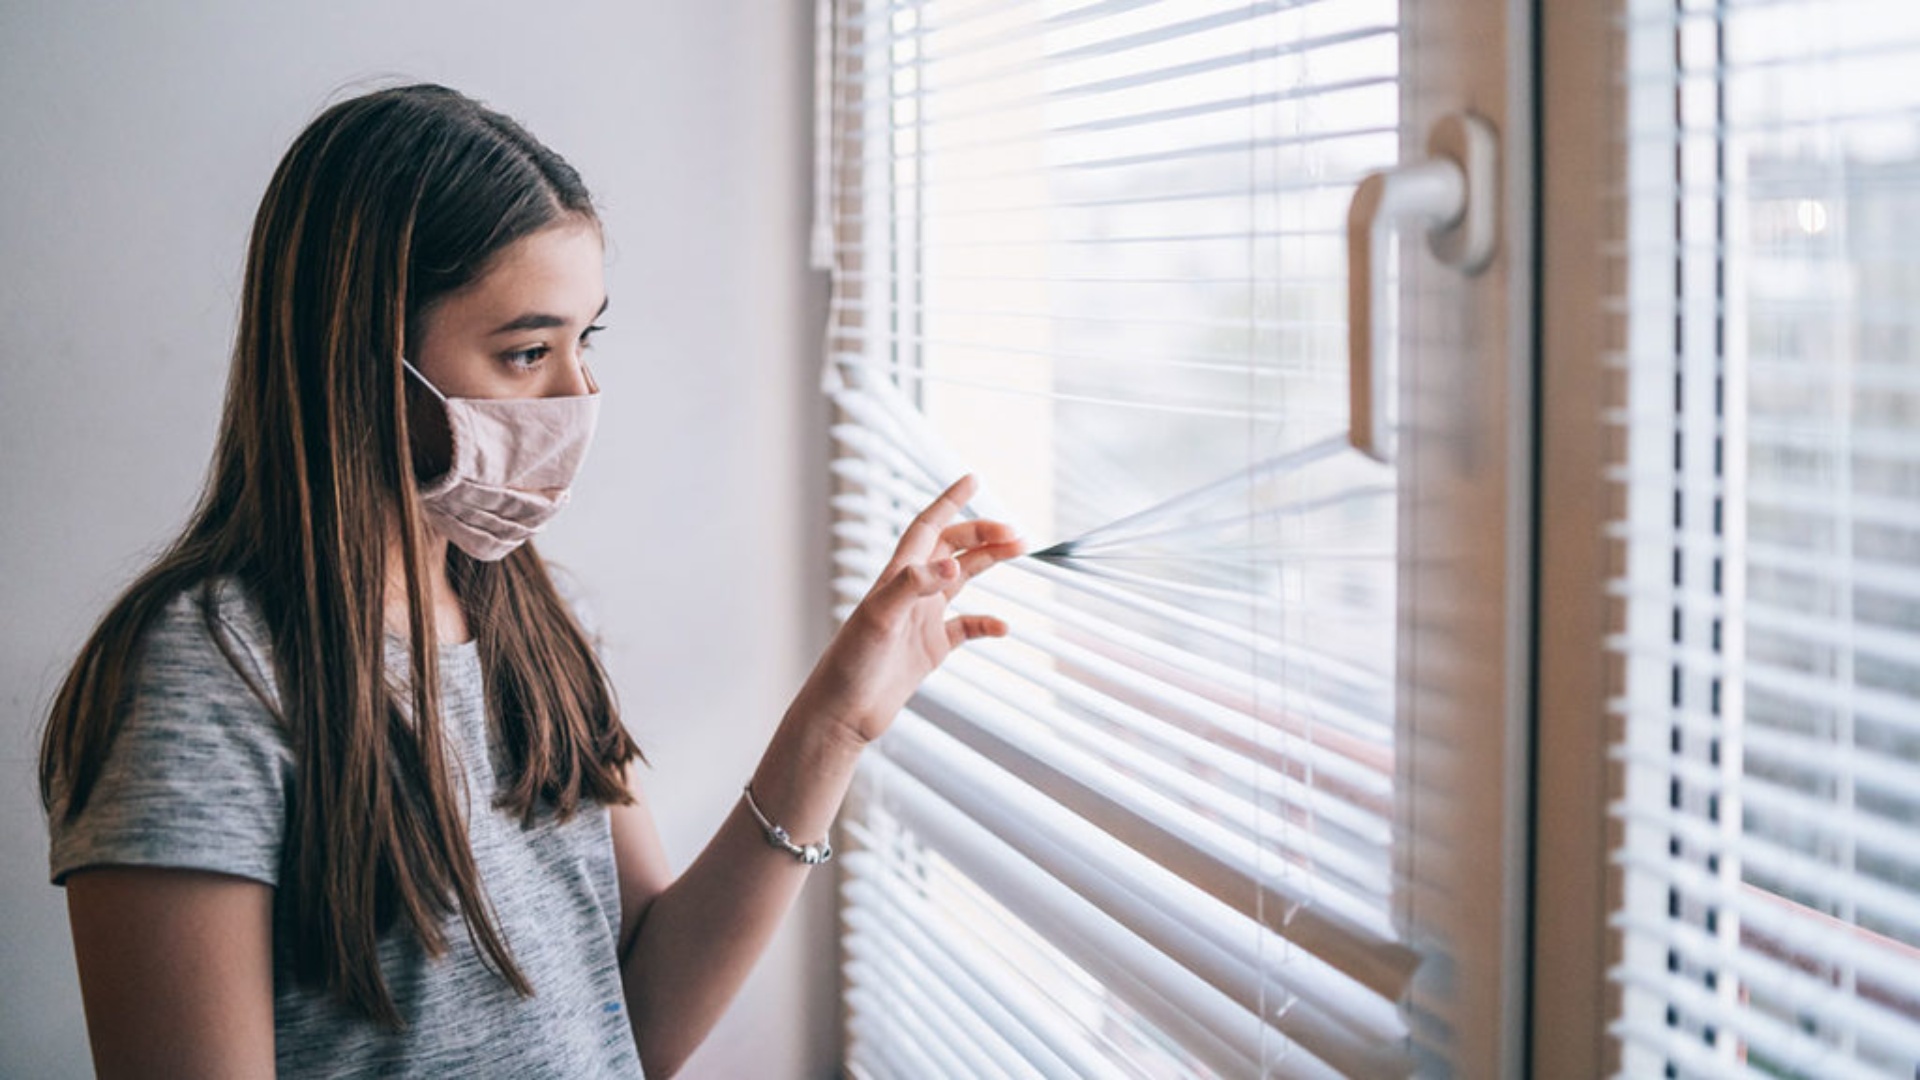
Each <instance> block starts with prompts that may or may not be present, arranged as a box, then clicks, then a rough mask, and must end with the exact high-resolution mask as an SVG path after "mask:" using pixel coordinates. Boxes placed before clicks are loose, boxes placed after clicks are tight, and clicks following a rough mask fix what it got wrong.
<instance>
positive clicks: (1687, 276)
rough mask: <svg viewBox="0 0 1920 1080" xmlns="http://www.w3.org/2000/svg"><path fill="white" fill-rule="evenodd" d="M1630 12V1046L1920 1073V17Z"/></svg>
mask: <svg viewBox="0 0 1920 1080" xmlns="http://www.w3.org/2000/svg"><path fill="white" fill-rule="evenodd" d="M1625 6H1626V9H1627V10H1626V19H1625V21H1624V24H1623V25H1624V30H1623V37H1624V40H1625V42H1626V46H1627V49H1626V56H1627V58H1628V60H1627V64H1626V69H1625V75H1626V84H1625V101H1626V105H1627V117H1628V123H1627V125H1626V126H1627V129H1628V138H1627V141H1626V152H1627V176H1628V182H1627V186H1626V193H1625V207H1626V218H1625V220H1626V222H1627V228H1628V233H1627V245H1626V275H1625V281H1626V282H1627V283H1628V291H1627V294H1626V297H1625V300H1626V304H1625V305H1624V312H1625V316H1624V318H1625V326H1626V335H1625V337H1624V341H1625V342H1626V347H1625V348H1624V350H1622V352H1621V353H1620V355H1619V356H1618V357H1617V365H1618V368H1619V370H1620V372H1621V374H1622V375H1623V376H1624V380H1625V381H1624V386H1625V392H1624V396H1623V398H1622V400H1621V403H1620V407H1619V408H1618V409H1617V410H1616V411H1615V413H1614V414H1613V416H1612V417H1611V420H1612V422H1613V423H1614V424H1615V425H1616V427H1617V430H1618V431H1619V433H1620V436H1621V447H1622V451H1623V452H1622V454H1621V458H1620V464H1619V466H1618V468H1617V469H1616V471H1615V473H1614V479H1615V480H1616V481H1617V484H1618V490H1619V492H1620V495H1621V501H1620V507H1621V513H1620V515H1619V517H1618V520H1617V521H1616V523H1615V525H1614V527H1613V531H1612V535H1613V536H1614V537H1615V539H1616V540H1617V542H1618V543H1619V545H1620V550H1621V551H1622V553H1623V555H1624V563H1623V566H1624V572H1623V573H1622V574H1620V575H1619V576H1618V578H1617V579H1616V580H1615V582H1614V585H1613V590H1614V594H1615V595H1616V596H1617V597H1618V598H1619V600H1620V602H1621V610H1622V612H1623V620H1622V625H1621V632H1620V634H1619V636H1618V637H1617V638H1616V639H1615V646H1616V649H1617V653H1618V656H1619V658H1620V671H1621V675H1622V677H1623V683H1622V687H1621V693H1620V694H1619V696H1618V697H1617V699H1616V700H1615V702H1614V704H1613V708H1614V711H1615V713H1616V714H1617V716H1618V722H1619V725H1620V726H1619V729H1618V739H1617V743H1616V746H1615V751H1614V757H1615V758H1616V760H1617V761H1618V762H1619V765H1620V767H1621V776H1622V783H1623V784H1624V788H1623V793H1622V797H1621V798H1620V800H1619V801H1618V803H1617V804H1616V806H1615V813H1616V816H1617V818H1618V820H1619V822H1620V828H1621V835H1622V840H1623V842H1622V843H1621V845H1620V847H1619V849H1618V851H1617V860H1618V863H1619V865H1620V867H1621V872H1622V875H1623V885H1624V892H1623V894H1622V900H1621V904H1620V908H1619V910H1618V911H1617V912H1616V914H1615V916H1614V920H1613V923H1614V926H1615V927H1616V928H1617V929H1618V930H1619V932H1620V934H1621V949H1622V953H1621V957H1620V963H1619V964H1618V966H1617V967H1616V968H1615V970H1614V978H1615V980H1616V981H1617V983H1618V985H1619V987H1620V990H1621V996H1622V1007H1621V1011H1620V1015H1619V1018H1618V1020H1617V1023H1616V1024H1615V1026H1614V1031H1615V1034H1616V1035H1617V1036H1618V1037H1619V1038H1620V1039H1621V1040H1622V1041H1623V1043H1624V1045H1623V1047H1622V1058H1621V1064H1622V1067H1623V1069H1624V1071H1626V1072H1627V1073H1630V1074H1633V1075H1657V1074H1661V1073H1663V1072H1664V1074H1665V1075H1669V1076H1672V1075H1680V1076H1736V1075H1737V1076H1809V1077H1812V1076H1818V1077H1842V1076H1874V1077H1901V1078H1906V1077H1912V1076H1914V1075H1916V1073H1917V1072H1920V843H1917V842H1916V841H1917V840H1920V578H1917V577H1916V575H1915V571H1914V567H1915V566H1916V565H1920V440H1916V438H1915V432H1916V431H1917V430H1920V341H1917V340H1916V337H1915V332H1914V331H1915V326H1916V320H1915V315H1914V311H1915V310H1916V304H1920V261H1916V257H1915V252H1916V251H1920V226H1916V224H1915V223H1916V222H1920V80H1916V79H1915V78H1914V77H1913V66H1914V64H1915V62H1916V61H1920V8H1916V7H1914V6H1913V5H1911V4H1908V3H1904V2H1899V0H1885V2H1866V0H1836V2H1831V3H1822V2H1813V0H1784V2H1759V0H1754V2H1749V3H1735V4H1728V3H1705V2H1699V0H1680V2H1678V3H1675V2H1659V3H1655V2H1650V0H1634V2H1632V3H1630V4H1627V5H1625Z"/></svg>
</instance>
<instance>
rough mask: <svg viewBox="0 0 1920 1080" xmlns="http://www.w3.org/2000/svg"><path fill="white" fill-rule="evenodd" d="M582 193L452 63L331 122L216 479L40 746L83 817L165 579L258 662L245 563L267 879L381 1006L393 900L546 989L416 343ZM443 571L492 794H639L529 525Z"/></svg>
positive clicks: (138, 587)
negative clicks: (277, 795) (478, 787)
mask: <svg viewBox="0 0 1920 1080" xmlns="http://www.w3.org/2000/svg"><path fill="white" fill-rule="evenodd" d="M569 218H573V219H578V220H586V221H597V218H596V216H595V214H594V211H593V205H592V202H591V199H590V197H589V196H588V194H587V191H586V188H585V186H584V185H583V184H582V183H581V181H580V177H579V176H578V174H576V173H575V172H574V170H573V169H572V168H571V167H569V166H568V165H567V164H566V162H565V161H563V160H561V159H560V157H559V156H558V155H556V154H554V153H553V152H552V151H551V150H548V149H547V148H546V147H544V146H542V145H541V144H540V143H539V142H538V141H536V140H535V139H534V138H533V137H532V136H531V135H529V134H527V133H526V131H524V130H523V129H521V128H520V126H519V125H517V124H515V123H514V122H513V121H512V120H510V119H508V118H506V117H504V116H501V115H499V114H498V113H495V112H492V111H490V110H487V109H486V108H484V107H482V106H481V105H479V104H478V103H477V102H474V101H472V100H470V99H468V98H466V97H463V96H461V95H459V94H457V93H455V92H453V91H451V90H448V89H445V88H444V87H437V86H407V87H400V88H395V89H390V90H383V91H379V92H376V93H372V94H368V95H366V96H363V97H359V98H355V99H353V100H350V101H345V102H342V103H340V104H338V105H335V106H333V107H332V108H330V109H328V110H326V111H325V112H324V113H322V114H321V115H320V116H319V117H318V118H317V119H315V120H314V122H313V123H312V124H310V125H309V126H308V127H307V129H306V130H305V131H304V132H302V133H301V135H300V136H299V138H298V139H296V140H295V141H294V143H293V146H292V147H291V148H290V149H289V150H288V151H287V154H286V157H285V158H284V159H283V160H282V161H281V163H280V166H279V169H278V170H277V171H276V172H275V174H274V177H273V180H272V183H271V184H270V185H269V186H268V188H267V193H266V196H265V197H264V198H263V199H262V200H261V204H260V210H259V214H258V215H257V217H256V218H255V220H254V226H253V237H252V242H251V244H250V246H249V250H248V254H247V269H246V284H245V292H244V297H243V299H242V305H241V312H240V326H239V332H238V335H237V337H236V340H235V344H234V351H233V365H232V369H231V372H230V375H229V378H228V382H227V395H226V404H225V408H224V412H223V415H222V418H221V423H220V434H219V440H218V445H217V447H216V449H215V452H214V459H213V463H212V466H211V471H210V473H209V476H208V480H207V484H206V487H205V489H204V491H203V492H202V493H201V496H200V501H199V503H198V505H197V506H196V508H195V510H194V512H193V515H192V517H191V519H190V521H189V524H188V525H187V527H186V529H185V531H184V532H183V533H182V534H181V535H180V537H179V538H178V539H176V540H175V541H174V542H173V544H172V545H171V546H170V547H169V548H168V549H167V550H166V551H165V553H164V554H162V555H161V557H160V558H159V559H158V561H156V562H155V563H154V564H153V565H152V566H151V567H150V568H148V569H147V570H146V572H145V573H143V574H142V575H141V576H140V577H139V578H138V579H137V580H136V581H135V582H134V583H133V584H132V585H131V586H130V587H129V588H128V589H127V591H126V592H125V593H124V594H123V595H122V596H121V597H120V598H119V599H118V600H117V601H116V602H115V603H114V604H113V605H112V607H111V608H110V609H109V610H108V612H107V614H106V615H105V616H104V617H103V618H102V619H101V621H100V623H99V625H98V626H97V627H96V628H95V629H94V631H93V634H92V636H91V637H90V638H89V640H88V641H87V644H86V646H85V648H83V649H82V650H81V652H80V655H79V658H78V659H77V660H76V661H75V662H74V665H73V668H72V670H71V671H70V672H69V673H68V675H67V678H66V681H65V683H64V684H63V685H62V687H61V689H60V693H59V695H58V697H57V698H56V699H55V701H54V705H53V709H52V713H51V716H50V718H49V720H48V724H47V729H46V734H45V736H44V738H43V741H42V744H41V752H40V795H41V801H42V803H43V804H44V805H45V807H46V809H47V812H48V813H49V814H50V815H60V816H62V817H63V818H64V819H65V820H69V821H71V820H73V819H74V818H76V817H77V816H78V815H79V814H80V813H81V812H82V811H83V810H84V809H85V808H86V805H87V800H88V797H89V795H90V794H91V792H92V790H93V787H94V784H95V782H96V781H97V780H98V778H99V776H100V773H101V769H102V766H103V765H104V763H105V761H106V759H107V756H108V753H109V752H110V751H111V749H112V745H113V739H114V734H115V733H116V731H117V730H118V729H119V726H120V723H121V720H122V717H123V715H124V714H125V711H126V709H127V708H128V707H129V706H130V702H129V701H128V699H127V695H128V694H129V692H130V690H131V688H132V686H133V685H134V676H135V675H136V673H137V664H138V663H139V649H140V644H141V641H142V640H143V637H144V635H145V633H146V632H147V629H148V627H149V626H150V625H151V624H152V622H153V620H154V619H155V618H156V617H157V616H158V615H159V614H160V612H161V611H162V610H163V609H164V608H165V607H166V606H167V604H168V603H169V602H170V601H171V600H172V599H173V598H174V597H176V596H179V595H180V594H181V593H182V592H183V591H186V590H189V589H196V588H197V589H198V590H199V591H200V593H201V595H202V611H203V612H204V614H205V618H206V623H207V628H208V631H209V633H210V634H213V635H214V640H215V641H216V642H217V643H219V644H220V647H221V648H222V649H223V650H225V651H226V653H227V655H228V658H229V660H230V661H235V666H236V670H240V671H241V672H242V674H243V676H244V674H245V669H244V667H242V666H241V665H240V664H239V663H238V659H237V657H236V655H235V651H234V649H233V647H232V646H231V645H230V644H229V643H228V642H227V640H226V637H225V635H224V634H223V633H222V632H221V630H220V629H219V628H218V627H217V626H216V623H217V619H216V617H215V612H214V610H213V590H214V583H215V582H216V580H219V579H227V580H230V581H233V582H236V583H238V584H239V585H240V586H241V588H242V589H243V590H244V591H245V592H246V594H247V596H248V597H249V598H250V599H251V600H252V601H253V602H254V603H255V604H256V605H257V606H258V608H259V611H260V614H261V616H262V617H263V618H264V620H265V623H266V625H267V627H268V633H269V636H270V640H269V641H268V642H267V645H268V646H269V648H270V652H271V655H272V661H273V668H274V674H275V677H276V682H277V688H278V691H279V693H278V701H277V703H276V702H273V701H271V700H268V697H267V695H266V694H264V693H262V695H261V696H262V700H263V702H265V703H266V704H267V705H268V707H269V708H270V709H273V710H274V711H275V713H276V714H277V716H278V719H279V721H280V723H282V724H283V725H284V729H285V732H286V735H287V738H288V740H289V742H290V744H291V746H292V750H293V759H294V767H295V770H296V783H294V784H293V785H292V788H291V794H290V800H291V805H290V806H289V808H288V832H287V836H286V843H285V855H284V857H283V861H282V869H281V880H280V885H279V889H280V897H279V900H278V901H277V903H280V904H283V905H285V906H286V912H287V915H288V916H289V917H290V920H291V927H292V934H293V940H292V942H291V943H290V944H291V946H292V950H291V951H292V955H293V957H294V963H295V969H296V974H297V976H298V977H300V978H302V979H303V980H305V981H308V982H309V983H312V984H318V985H321V986H324V987H326V988H327V989H328V990H330V991H332V992H333V993H334V994H336V995H337V996H338V997H339V998H340V999H341V1000H342V1001H344V1002H345V1003H347V1004H348V1005H350V1006H352V1007H354V1008H357V1009H358V1010H360V1011H362V1012H363V1013H364V1014H365V1015H367V1016H369V1017H370V1018H372V1019H373V1020H375V1021H376V1022H378V1023H380V1024H382V1025H384V1026H387V1027H398V1026H399V1025H400V1023H401V1019H400V1015H399V1013H398V1011H397V1010H396V1009H395V1007H394V1002H393V997H392V994H391V993H390V992H389V990H388V988H387V985H386V981H385V979H384V978H383V977H382V975H381V972H380V966H379V959H378V952H377V945H378V941H379V938H380V936H381V935H382V934H384V933H386V932H388V931H389V930H391V929H393V926H394V924H395V923H403V924H405V929H407V930H410V931H411V932H412V933H413V934H415V935H417V937H418V938H419V940H420V941H421V943H422V944H423V945H424V947H425V948H426V950H427V951H428V953H429V954H431V955H440V954H442V953H444V951H445V950H446V948H447V936H446V931H445V928H444V926H443V923H444V922H445V921H446V920H447V919H448V917H450V916H451V915H453V914H455V913H458V915H459V916H460V918H461V919H462V921H463V922H464V923H465V925H466V930H467V933H468V935H469V937H470V938H471V939H472V941H473V943H474V946H475V949H476V951H477V952H478V953H479V954H480V955H481V956H482V958H483V960H484V961H485V962H486V963H488V964H489V966H491V967H493V968H494V969H495V970H496V971H498V972H499V974H500V975H501V977H503V978H504V979H505V980H506V981H507V982H508V983H509V984H511V985H512V986H513V988H514V989H515V990H516V991H518V992H519V993H521V994H523V995H524V994H530V993H532V989H531V987H530V986H529V985H528V983H527V981H526V978H525V976H524V975H522V974H521V972H520V970H519V968H518V967H517V966H516V965H515V963H514V960H513V956H512V954H511V952H510V950H509V948H508V946H507V943H506V940H505V939H504V937H503V936H502V935H501V933H500V930H499V928H498V927H497V926H496V925H495V918H494V915H493V913H492V910H491V908H490V907H489V905H488V902H487V898H486V896H485V893H484V891H483V890H482V888H481V883H480V879H479V874H478V871H477V870H476V869H475V866H474V861H473V853H472V848H471V845H470V843H469V841H468V839H467V830H466V824H465V821H464V819H463V811H462V808H461V802H460V800H459V798H458V797H457V796H456V795H455V794H454V788H453V778H452V773H451V771H450V768H449V764H450V762H449V757H450V755H449V752H448V750H447V748H446V745H445V742H444V737H443V735H442V732H441V725H440V722H439V717H440V712H439V702H438V697H439V695H438V693H437V691H438V687H439V675H438V671H437V666H436V663H435V654H436V648H435V642H436V638H435V634H434V627H433V613H432V607H431V605H430V604H428V603H426V602H425V593H424V588H423V581H424V580H425V576H424V575H425V573H426V569H427V567H426V563H425V558H426V555H425V552H426V541H425V528H426V526H425V525H424V523H423V519H422V517H421V511H420V504H419V500H418V497H417V490H418V482H417V478H416V477H415V475H414V466H413V464H412V460H413V459H412V455H411V453H410V445H411V442H412V438H413V437H412V436H410V435H409V429H408V408H407V401H406V392H405V390H404V385H405V381H404V379H403V377H402V368H401V365H400V361H401V358H402V356H403V355H405V354H406V349H407V342H408V340H409V339H410V338H412V339H416V340H417V333H416V332H415V331H416V328H417V327H418V326H419V325H420V319H421V317H422V315H423V314H424V313H425V312H427V311H428V310H429V309H430V308H431V306H432V305H433V304H434V303H435V301H437V300H440V299H442V298H444V297H446V296H447V295H449V294H451V293H453V292H454V291H456V290H458V289H461V288H463V287H465V286H466V285H469V284H471V283H472V282H474V281H475V280H477V279H478V278H479V277H480V276H481V275H482V274H483V273H484V272H485V271H486V269H487V268H488V266H489V264H490V260H491V259H492V258H493V257H494V256H495V255H496V254H497V253H498V252H500V251H501V250H502V249H503V248H505V247H506V246H507V245H509V244H511V243H513V242H514V241H515V240H518V239H520V238H522V237H524V236H527V235H529V234H531V233H534V232H536V231H538V230H540V229H543V228H547V227H549V226H551V225H554V224H556V223H559V222H561V221H564V220H567V219H569ZM393 535H397V536H398V538H399V540H400V544H399V552H400V558H401V559H402V560H403V562H404V567H403V570H404V578H405V581H406V588H407V604H408V610H409V613H410V614H409V636H410V639H411V644H412V650H411V651H412V669H411V680H410V683H411V685H410V687H409V698H410V700H409V701H408V702H407V705H408V706H409V708H402V706H401V703H400V702H399V701H397V700H396V699H395V697H394V694H393V692H392V690H391V689H390V688H389V686H388V683H387V679H386V676H385V664H384V659H383V656H384V638H385V630H384V626H383V615H384V597H385V588H386V581H387V573H388V565H387V562H388V545H389V543H390V539H389V538H390V537H391V536H393ZM447 570H448V577H449V579H450V581H451V582H452V585H453V588H454V592H455V594H456V595H457V596H458V598H459V602H460V605H461V607H462V609H463V611H464V613H465V614H466V617H467V620H468V623H469V625H470V627H471V628H472V631H473V634H474V637H475V639H476V642H477V645H478V649H479V654H480V660H481V663H482V665H483V667H484V669H485V670H486V672H487V679H488V687H487V690H488V694H487V696H488V710H489V712H490V714H491V716H492V717H493V718H494V721H495V722H496V723H497V725H498V731H499V735H500V737H501V739H502V742H503V744H504V747H505V749H506V752H507V755H508V761H509V771H508V773H507V780H506V782H505V783H504V784H503V791H504V793H503V795H502V796H501V798H500V804H501V806H502V807H504V808H506V809H510V810H511V811H513V812H515V813H517V814H518V815H519V816H520V818H521V819H522V821H523V823H529V824H530V823H531V822H532V821H533V819H534V818H535V816H536V815H537V814H538V813H540V812H541V811H542V809H543V808H544V809H546V810H548V811H551V812H552V813H555V814H557V815H559V816H560V817H562V818H565V817H567V816H569V815H571V814H572V813H574V812H575V811H576V810H577V809H578V808H579V806H580V804H581V802H582V800H594V801H599V802H627V801H630V799H631V796H630V795H629V794H628V792H627V790H626V787H625V784H624V782H623V771H624V767H625V765H626V764H627V763H628V762H629V761H631V760H633V759H635V758H636V757H638V756H639V750H638V748H637V747H636V746H635V745H634V743H633V741H632V740H631V738H629V737H628V735H627V733H626V730H625V728H624V727H623V726H622V725H621V723H620V720H619V716H618V712H617V709H616V705H615V702H614V698H613V693H612V689H611V687H610V685H609V683H608V681H607V677H606V673H605V672H604V671H603V670H602V668H601V666H600V663H599V661H598V660H597V659H596V657H595V655H594V652H593V650H592V649H591V648H590V647H589V645H588V643H587V641H586V639H585V637H584V636H583V635H582V632H581V630H580V627H579V626H578V625H577V624H576V623H575V622H574V621H573V619H572V618H571V617H570V614H569V612H568V610H567V606H566V604H565V603H563V602H562V600H561V599H560V597H559V596H558V594H556V592H555V591H554V586H553V582H552V581H551V580H550V579H549V577H548V575H547V572H546V569H545V566H544V564H543V563H542V562H541V560H540V557H539V556H538V555H537V554H536V553H535V551H534V550H533V546H532V545H531V544H528V545H524V546H522V547H520V548H519V549H518V550H516V551H514V552H513V553H512V554H510V555H508V556H507V557H506V558H505V559H503V560H501V561H499V562H495V563H483V562H479V561H476V560H474V559H471V558H469V557H467V556H466V555H464V554H463V553H461V552H460V550H459V549H458V548H457V547H454V546H452V545H449V546H448V550H447ZM250 681H251V680H250ZM256 689H258V688H257V687H256ZM276 704H277V707H276ZM414 717H417V718H420V719H419V720H418V721H416V720H414V719H412V718H414Z"/></svg>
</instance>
